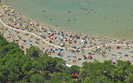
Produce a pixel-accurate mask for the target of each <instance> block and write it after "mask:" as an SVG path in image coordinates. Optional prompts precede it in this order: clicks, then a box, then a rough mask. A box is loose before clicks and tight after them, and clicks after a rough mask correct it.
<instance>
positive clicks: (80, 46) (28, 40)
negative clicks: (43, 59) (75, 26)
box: [0, 5, 133, 66]
mask: <svg viewBox="0 0 133 83" xmlns="http://www.w3.org/2000/svg"><path fill="white" fill-rule="evenodd" d="M0 14H1V17H0V23H1V27H0V31H1V32H2V33H3V34H4V37H5V38H6V39H7V40H8V41H9V42H16V43H18V44H19V46H20V48H21V49H23V50H24V51H25V52H26V49H27V48H30V47H31V46H36V47H38V48H40V50H41V51H42V52H46V53H47V54H48V55H49V56H51V57H59V58H62V59H63V60H64V61H65V62H66V63H67V64H69V65H78V66H82V63H83V62H89V63H92V62H95V61H96V60H98V61H100V62H103V61H105V60H112V62H116V63H117V60H129V61H131V62H133V41H128V40H119V39H110V38H104V37H98V36H90V35H88V34H81V33H76V32H69V31H66V30H60V29H57V28H56V27H52V26H49V25H47V24H42V23H39V22H37V21H33V20H31V19H27V18H25V17H24V16H22V15H21V14H19V13H17V12H16V11H15V10H14V9H12V8H11V7H9V6H7V5H2V6H1V7H0Z"/></svg>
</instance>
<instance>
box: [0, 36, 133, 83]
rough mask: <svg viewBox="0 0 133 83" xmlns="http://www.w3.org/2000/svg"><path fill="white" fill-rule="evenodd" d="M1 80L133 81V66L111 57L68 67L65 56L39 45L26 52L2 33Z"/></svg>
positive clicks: (39, 82) (33, 82)
mask: <svg viewBox="0 0 133 83" xmlns="http://www.w3.org/2000/svg"><path fill="white" fill-rule="evenodd" d="M0 83H133V65H132V64H131V63H130V61H121V60H118V61H117V64H115V65H114V64H112V61H110V60H109V61H104V62H103V63H101V62H98V61H96V62H93V63H87V62H84V63H83V66H82V67H78V66H76V65H73V66H71V67H67V66H66V65H65V61H63V60H62V59H60V58H56V57H55V58H52V57H49V56H48V55H47V52H45V53H41V51H40V49H39V48H37V47H31V48H29V49H27V50H26V54H25V53H24V51H23V50H21V49H20V48H19V45H18V44H16V43H14V42H10V43H9V42H7V41H6V39H4V37H3V36H2V35H1V34H0Z"/></svg>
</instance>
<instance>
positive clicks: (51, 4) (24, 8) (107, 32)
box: [3, 0, 133, 39]
mask: <svg viewBox="0 0 133 83" xmlns="http://www.w3.org/2000/svg"><path fill="white" fill-rule="evenodd" d="M3 2H4V3H6V4H8V5H9V6H11V7H12V8H14V9H16V10H17V11H18V12H21V13H22V14H23V15H25V16H27V17H30V18H32V19H36V20H39V21H41V22H44V23H46V24H49V25H52V26H58V27H59V28H63V29H67V30H71V31H76V32H83V33H90V34H94V35H103V36H108V37H115V38H125V39H133V37H132V36H133V5H132V4H133V0H4V1H3Z"/></svg>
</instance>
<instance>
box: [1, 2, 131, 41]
mask: <svg viewBox="0 0 133 83" xmlns="http://www.w3.org/2000/svg"><path fill="white" fill-rule="evenodd" d="M2 4H6V1H3V3H2ZM15 12H17V13H18V14H19V15H20V16H21V17H22V18H24V19H25V20H31V21H32V22H33V23H39V24H40V25H42V26H47V27H48V28H49V29H56V30H57V31H62V32H66V33H72V34H81V35H88V36H90V37H95V38H98V39H101V40H104V39H108V40H120V41H123V40H124V41H129V42H133V39H127V38H121V37H111V36H104V35H101V34H100V33H99V35H96V34H93V33H87V32H75V31H71V30H70V29H63V28H61V27H55V26H52V25H50V24H46V23H45V22H42V21H39V20H36V19H33V18H30V17H28V16H25V15H23V14H22V12H18V11H15Z"/></svg>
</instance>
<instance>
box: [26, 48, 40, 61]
mask: <svg viewBox="0 0 133 83" xmlns="http://www.w3.org/2000/svg"><path fill="white" fill-rule="evenodd" d="M26 55H27V56H30V57H32V59H36V58H38V57H39V56H40V55H41V51H40V49H39V48H37V47H33V46H32V47H30V48H29V49H27V50H26Z"/></svg>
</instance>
